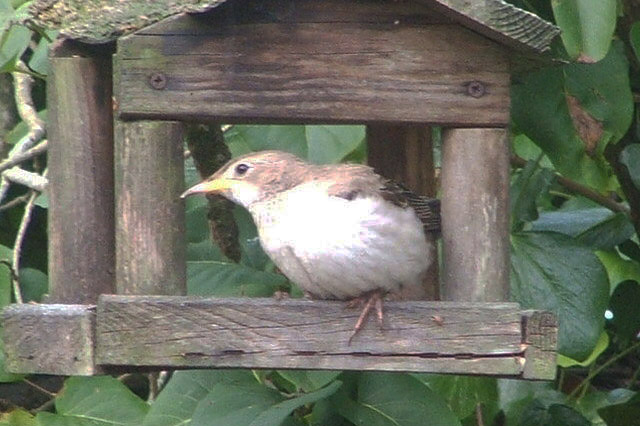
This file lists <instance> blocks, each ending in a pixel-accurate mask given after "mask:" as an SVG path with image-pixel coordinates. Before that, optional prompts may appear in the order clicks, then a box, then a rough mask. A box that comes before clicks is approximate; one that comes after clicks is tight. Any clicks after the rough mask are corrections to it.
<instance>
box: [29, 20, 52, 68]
mask: <svg viewBox="0 0 640 426" xmlns="http://www.w3.org/2000/svg"><path fill="white" fill-rule="evenodd" d="M45 32H46V35H47V37H48V38H49V39H50V40H55V39H56V37H57V36H58V31H51V30H47V31H45ZM47 37H41V38H40V41H39V42H38V46H37V47H36V48H35V50H34V51H33V54H32V55H31V59H29V68H31V69H32V70H33V71H35V72H37V73H38V74H42V75H45V76H46V75H47V74H48V73H49V45H50V44H51V42H50V41H49V40H47Z"/></svg>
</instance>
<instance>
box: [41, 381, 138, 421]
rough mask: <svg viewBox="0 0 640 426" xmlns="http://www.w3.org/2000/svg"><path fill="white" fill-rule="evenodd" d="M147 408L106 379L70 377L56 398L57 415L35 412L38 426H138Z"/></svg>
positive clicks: (116, 382) (119, 384)
mask: <svg viewBox="0 0 640 426" xmlns="http://www.w3.org/2000/svg"><path fill="white" fill-rule="evenodd" d="M148 410H149V406H148V405H147V403H146V402H144V401H143V400H141V399H140V398H139V397H138V396H136V395H135V394H134V393H133V392H131V391H130V390H129V388H127V387H126V386H125V385H123V384H122V383H121V382H120V381H118V380H116V379H114V378H113V377H108V376H97V377H70V378H68V379H67V380H66V381H65V384H64V388H63V389H62V391H61V392H60V393H59V394H58V397H57V398H56V411H57V414H52V413H38V416H37V419H38V422H39V423H40V424H41V425H42V426H76V425H77V426H105V425H114V426H115V425H117V426H128V425H131V426H139V425H140V424H141V423H142V420H143V419H144V417H145V415H146V414H147V411H148Z"/></svg>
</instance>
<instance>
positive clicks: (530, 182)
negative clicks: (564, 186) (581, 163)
mask: <svg viewBox="0 0 640 426" xmlns="http://www.w3.org/2000/svg"><path fill="white" fill-rule="evenodd" d="M552 180H553V172H552V171H551V170H549V169H546V168H541V167H539V166H538V164H537V163H536V162H535V161H528V162H527V164H526V166H525V167H524V168H523V169H522V170H521V171H520V172H519V173H518V175H517V177H516V179H515V181H514V182H513V183H512V184H511V194H510V201H511V217H512V221H513V224H512V226H511V227H512V229H517V228H519V227H520V225H521V224H522V222H530V221H533V220H535V219H537V218H538V209H537V206H536V200H537V199H538V197H539V196H540V195H541V194H542V193H543V192H546V191H547V190H548V189H549V186H550V185H551V182H552Z"/></svg>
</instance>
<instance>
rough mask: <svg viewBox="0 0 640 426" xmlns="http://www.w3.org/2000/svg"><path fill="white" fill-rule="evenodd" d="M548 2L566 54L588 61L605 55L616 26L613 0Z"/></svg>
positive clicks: (554, 0)
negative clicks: (560, 31) (559, 30)
mask: <svg viewBox="0 0 640 426" xmlns="http://www.w3.org/2000/svg"><path fill="white" fill-rule="evenodd" d="M551 5H552V7H553V14H554V16H555V18H556V24H557V25H558V26H559V27H560V29H562V33H561V34H560V36H561V37H562V42H563V43H564V47H565V48H566V49H567V52H568V53H569V56H571V58H573V59H576V60H578V61H581V62H587V63H591V62H597V61H599V60H601V59H602V58H604V56H605V55H606V54H607V51H608V50H609V45H610V44H611V39H612V37H613V32H614V30H615V28H616V19H617V2H616V0H552V1H551Z"/></svg>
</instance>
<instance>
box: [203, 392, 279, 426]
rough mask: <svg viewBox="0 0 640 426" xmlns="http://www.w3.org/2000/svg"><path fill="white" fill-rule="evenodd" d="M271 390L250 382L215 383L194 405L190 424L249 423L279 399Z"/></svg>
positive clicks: (214, 425)
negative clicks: (196, 404)
mask: <svg viewBox="0 0 640 426" xmlns="http://www.w3.org/2000/svg"><path fill="white" fill-rule="evenodd" d="M283 400H284V397H283V396H282V395H280V393H279V392H278V391H276V390H274V389H271V388H268V387H266V386H264V385H261V384H260V383H258V382H257V381H254V382H253V383H229V384H226V383H225V384H222V383H217V384H215V385H214V386H213V387H211V389H209V392H208V394H207V396H205V397H204V398H203V399H202V400H201V401H200V402H199V403H198V406H197V407H196V409H195V411H194V413H193V419H192V421H191V426H230V425H238V426H240V425H250V424H252V422H253V421H254V420H256V419H257V418H258V417H259V416H260V415H261V414H262V413H263V412H265V411H266V410H268V409H269V408H271V407H272V406H274V405H276V404H278V403H280V402H282V401H283Z"/></svg>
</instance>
